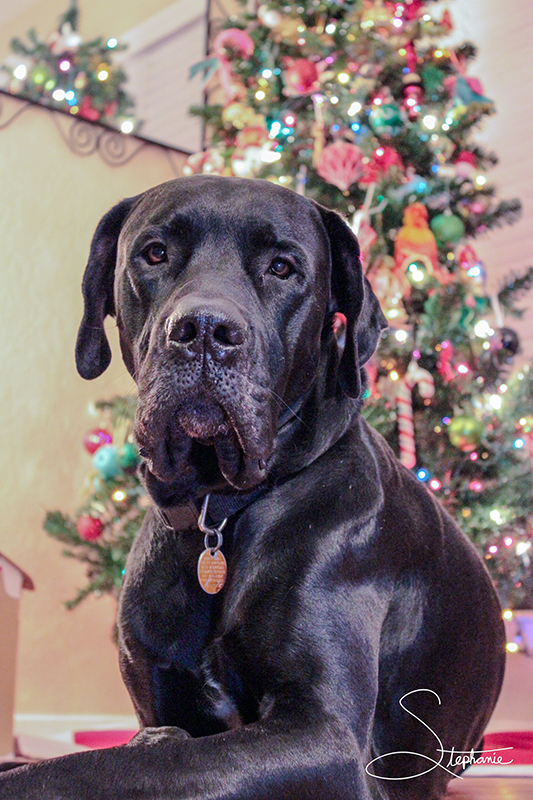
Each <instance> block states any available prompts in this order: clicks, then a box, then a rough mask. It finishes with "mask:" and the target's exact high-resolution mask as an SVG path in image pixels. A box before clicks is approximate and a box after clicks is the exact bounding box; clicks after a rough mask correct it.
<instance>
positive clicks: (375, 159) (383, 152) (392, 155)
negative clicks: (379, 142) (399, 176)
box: [360, 147, 405, 186]
mask: <svg viewBox="0 0 533 800" xmlns="http://www.w3.org/2000/svg"><path fill="white" fill-rule="evenodd" d="M393 167H397V168H398V169H399V170H400V172H401V173H403V172H404V171H405V167H404V165H403V161H402V159H401V157H400V155H399V153H397V152H396V150H395V149H394V147H378V148H377V150H375V151H374V155H373V156H372V158H371V159H370V161H369V162H368V163H367V164H365V165H364V176H363V178H362V179H361V181H360V183H362V184H364V185H365V186H366V185H367V184H370V183H377V182H378V181H380V180H382V179H383V178H385V177H387V176H388V174H389V172H390V170H391V169H392V168H393Z"/></svg>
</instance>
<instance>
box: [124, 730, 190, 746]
mask: <svg viewBox="0 0 533 800" xmlns="http://www.w3.org/2000/svg"><path fill="white" fill-rule="evenodd" d="M190 738H191V737H190V736H189V734H188V733H187V731H184V730H183V729H182V728H175V727H173V726H172V725H165V726H163V727H161V728H143V730H142V731H139V733H137V734H136V735H135V736H134V737H133V739H130V741H129V742H128V744H127V745H126V747H136V746H138V745H147V744H150V745H152V744H158V743H159V742H161V741H165V740H166V741H168V740H169V739H173V740H175V741H180V740H182V739H190Z"/></svg>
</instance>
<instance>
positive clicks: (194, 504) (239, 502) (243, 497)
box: [155, 486, 267, 531]
mask: <svg viewBox="0 0 533 800" xmlns="http://www.w3.org/2000/svg"><path fill="white" fill-rule="evenodd" d="M266 490H267V489H266V486H258V487H257V488H256V489H252V491H251V492H232V493H231V494H222V493H216V492H213V493H212V494H211V495H210V497H209V505H208V508H207V515H206V521H207V523H208V525H212V526H214V527H218V526H219V525H220V523H221V522H222V520H224V519H228V518H229V517H232V516H234V515H235V514H238V512H239V511H242V510H243V508H246V506H249V505H250V504H251V503H253V502H254V500H256V498H258V497H260V496H261V495H262V494H264V493H265V492H266ZM202 503H203V498H198V499H195V500H190V501H189V502H188V503H185V504H184V505H182V506H173V507H172V508H159V507H157V506H156V507H155V508H156V511H157V513H158V515H159V518H160V519H161V521H162V522H163V525H164V526H165V528H168V529H169V530H172V531H180V530H186V529H187V528H197V527H198V517H199V516H200V510H201V507H202Z"/></svg>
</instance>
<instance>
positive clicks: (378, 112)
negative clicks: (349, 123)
mask: <svg viewBox="0 0 533 800" xmlns="http://www.w3.org/2000/svg"><path fill="white" fill-rule="evenodd" d="M370 123H371V125H372V128H373V129H374V131H375V132H376V133H381V134H382V135H383V136H395V134H397V133H398V132H399V131H400V130H401V129H402V128H403V120H402V118H401V115H400V108H399V106H397V105H395V104H394V103H383V105H380V106H373V107H372V113H371V115H370Z"/></svg>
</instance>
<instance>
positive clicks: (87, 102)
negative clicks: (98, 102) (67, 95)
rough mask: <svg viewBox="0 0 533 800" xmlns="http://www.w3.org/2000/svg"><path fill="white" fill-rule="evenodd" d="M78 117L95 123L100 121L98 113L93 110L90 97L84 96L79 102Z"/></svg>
mask: <svg viewBox="0 0 533 800" xmlns="http://www.w3.org/2000/svg"><path fill="white" fill-rule="evenodd" d="M78 115H79V116H80V117H83V118H84V119H88V120H90V121H91V122H96V121H97V120H99V119H100V112H99V111H97V110H96V108H94V106H93V104H92V100H91V97H90V95H88V94H86V95H85V97H84V98H83V100H82V101H81V103H80V109H79V111H78Z"/></svg>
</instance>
